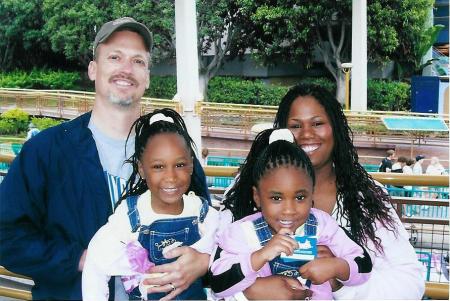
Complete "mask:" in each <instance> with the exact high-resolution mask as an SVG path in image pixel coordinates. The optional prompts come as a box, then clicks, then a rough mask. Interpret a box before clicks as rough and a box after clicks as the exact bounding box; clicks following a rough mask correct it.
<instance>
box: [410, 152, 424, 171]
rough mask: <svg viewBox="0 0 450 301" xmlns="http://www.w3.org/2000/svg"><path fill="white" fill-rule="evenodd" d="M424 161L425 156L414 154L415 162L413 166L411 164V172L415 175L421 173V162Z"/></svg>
mask: <svg viewBox="0 0 450 301" xmlns="http://www.w3.org/2000/svg"><path fill="white" fill-rule="evenodd" d="M424 161H425V156H424V155H417V156H416V163H414V166H413V173H414V174H415V175H421V174H423V167H422V164H423V162H424Z"/></svg>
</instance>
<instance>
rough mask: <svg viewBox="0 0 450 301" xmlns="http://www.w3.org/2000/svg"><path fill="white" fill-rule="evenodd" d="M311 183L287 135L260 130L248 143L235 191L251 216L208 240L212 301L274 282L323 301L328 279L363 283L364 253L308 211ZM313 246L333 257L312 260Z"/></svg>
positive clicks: (322, 216)
mask: <svg viewBox="0 0 450 301" xmlns="http://www.w3.org/2000/svg"><path fill="white" fill-rule="evenodd" d="M314 179H315V177H314V169H313V167H312V165H311V161H310V160H309V158H308V156H307V155H306V154H305V152H304V151H303V150H302V149H301V148H299V147H298V146H297V144H296V143H295V141H294V136H293V134H292V133H291V132H290V131H289V130H288V129H276V130H273V129H269V130H265V131H263V132H261V133H260V134H259V135H258V136H257V137H256V138H255V141H254V143H253V145H252V148H251V150H250V152H249V154H248V156H247V159H246V161H245V163H244V165H243V166H242V168H241V174H240V177H239V179H237V182H236V185H235V187H238V190H239V191H240V192H241V193H242V194H245V195H246V196H247V198H245V199H241V200H240V201H239V203H240V204H244V203H245V204H247V207H248V208H251V207H254V208H255V210H256V213H254V214H251V215H249V216H246V217H244V218H242V219H240V220H238V221H236V222H234V223H232V224H231V225H229V226H228V227H227V228H225V229H223V230H222V231H221V232H220V234H219V235H218V237H217V239H216V243H217V248H216V252H215V256H214V260H213V262H212V264H211V266H210V276H211V288H212V290H213V291H214V293H215V295H216V297H220V298H226V297H231V296H234V295H235V294H237V293H239V292H241V291H244V290H245V289H247V288H248V287H250V286H251V285H252V284H253V283H254V282H255V281H256V279H257V278H260V277H267V276H271V275H280V276H281V277H289V278H292V280H293V281H294V283H295V282H296V281H298V280H299V281H300V282H297V287H298V288H299V289H301V290H305V287H303V286H302V285H301V284H304V285H305V286H306V287H307V288H310V290H311V292H312V298H313V299H318V300H331V299H332V293H331V285H330V283H329V280H330V279H334V278H337V279H339V281H341V282H342V283H344V284H345V285H357V284H361V283H363V282H364V281H366V280H367V279H368V277H369V273H370V271H371V269H372V263H371V260H370V257H369V255H368V254H367V253H366V252H365V250H364V249H363V248H362V247H360V246H359V245H358V244H356V243H355V242H354V241H352V240H351V239H350V238H349V237H348V236H347V235H346V234H345V232H344V230H343V229H341V228H340V227H339V226H338V224H337V223H336V221H335V220H334V219H333V218H332V217H330V215H328V214H327V213H325V212H323V211H321V210H318V209H316V208H311V207H312V205H313V203H314V201H313V193H314V182H315V180H314ZM237 207H239V206H237ZM294 234H295V235H296V236H294ZM294 238H295V239H294ZM316 244H317V245H324V246H328V247H329V249H330V250H331V251H332V252H333V254H334V255H335V257H328V258H314V250H315V248H316V247H315V245H316ZM294 252H297V253H295V254H294ZM283 253H284V254H283ZM280 255H281V256H280ZM292 255H294V256H292ZM300 283H301V284H300ZM273 288H274V289H276V288H275V287H273ZM264 299H271V298H267V297H266V298H264Z"/></svg>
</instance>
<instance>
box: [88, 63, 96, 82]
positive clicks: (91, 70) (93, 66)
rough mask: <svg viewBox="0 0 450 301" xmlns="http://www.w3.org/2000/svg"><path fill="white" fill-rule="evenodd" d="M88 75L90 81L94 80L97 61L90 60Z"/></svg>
mask: <svg viewBox="0 0 450 301" xmlns="http://www.w3.org/2000/svg"><path fill="white" fill-rule="evenodd" d="M88 76H89V79H90V80H92V81H95V78H96V76H97V62H96V61H91V62H90V63H89V66H88Z"/></svg>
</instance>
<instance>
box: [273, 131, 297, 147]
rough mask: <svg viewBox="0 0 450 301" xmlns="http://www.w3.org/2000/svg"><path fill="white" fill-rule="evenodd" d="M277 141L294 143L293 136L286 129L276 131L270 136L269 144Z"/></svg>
mask: <svg viewBox="0 0 450 301" xmlns="http://www.w3.org/2000/svg"><path fill="white" fill-rule="evenodd" d="M278 140H285V141H288V142H291V143H294V135H293V134H292V132H291V131H290V130H288V129H277V130H274V131H273V132H272V133H271V134H270V137H269V144H271V143H272V142H275V141H278Z"/></svg>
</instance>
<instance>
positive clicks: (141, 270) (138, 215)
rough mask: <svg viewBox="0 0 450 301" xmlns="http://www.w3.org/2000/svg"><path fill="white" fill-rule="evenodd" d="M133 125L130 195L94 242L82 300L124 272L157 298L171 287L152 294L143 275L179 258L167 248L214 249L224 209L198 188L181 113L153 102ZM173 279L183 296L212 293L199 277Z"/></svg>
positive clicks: (95, 296)
mask: <svg viewBox="0 0 450 301" xmlns="http://www.w3.org/2000/svg"><path fill="white" fill-rule="evenodd" d="M133 128H134V132H135V134H136V135H135V154H134V155H133V156H131V158H130V159H129V160H128V162H129V163H131V164H132V165H133V173H132V175H131V177H130V179H129V180H128V182H127V192H126V194H125V195H124V196H123V197H122V200H124V202H121V203H120V204H119V205H118V206H117V209H116V210H115V212H114V213H113V214H112V215H111V216H110V218H109V220H108V223H107V224H106V225H104V226H103V227H102V228H101V229H100V230H99V231H98V232H97V233H96V234H95V236H94V237H93V239H92V240H91V242H90V244H89V248H88V252H87V258H86V263H85V266H84V270H83V282H82V283H83V288H82V289H83V299H84V300H107V299H108V297H109V296H108V281H109V279H110V277H111V276H115V275H117V276H122V281H123V284H124V287H125V290H126V291H127V293H128V294H129V298H130V299H141V298H142V299H151V300H159V299H161V298H163V297H165V296H167V294H168V293H155V292H153V293H151V294H147V290H148V289H149V287H148V286H146V285H145V279H146V278H148V277H164V274H163V273H153V274H152V267H153V266H155V265H160V264H165V263H169V262H172V261H175V260H176V258H174V259H167V258H165V256H164V254H165V253H166V252H167V251H169V250H171V249H173V248H176V247H179V246H190V247H192V248H194V249H195V250H197V251H198V252H201V253H207V254H210V253H211V251H212V249H213V242H214V235H215V232H216V228H217V225H218V212H217V211H216V210H215V209H214V208H211V207H210V206H209V205H208V202H207V201H206V200H205V199H203V198H202V197H199V196H197V195H196V193H197V194H199V193H201V190H200V188H199V187H198V186H199V185H197V184H196V182H195V181H194V180H193V179H194V178H195V172H194V169H193V160H194V156H195V152H194V149H193V141H192V139H191V137H190V136H189V134H188V132H187V129H186V126H185V124H184V122H183V119H182V118H181V116H180V115H179V114H178V113H177V112H175V111H173V110H171V109H161V110H155V111H154V112H153V113H152V114H148V115H145V116H142V117H140V118H139V119H138V120H137V121H136V122H135V123H134V127H133ZM132 130H133V129H132ZM130 133H131V131H130ZM187 192H188V193H187ZM186 193H187V194H186ZM169 286H170V287H171V289H172V290H173V291H175V290H180V291H182V292H181V293H179V294H178V295H177V297H176V298H177V299H183V300H186V299H195V300H199V299H206V295H205V292H204V289H203V286H202V282H201V279H200V278H199V279H197V280H196V281H195V282H194V283H193V284H191V285H190V286H189V287H188V288H187V289H185V290H182V289H181V288H177V285H176V283H171V284H169ZM161 288H163V287H161ZM152 291H158V288H157V287H154V288H153V290H152ZM166 291H167V289H166ZM169 297H170V296H169Z"/></svg>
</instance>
